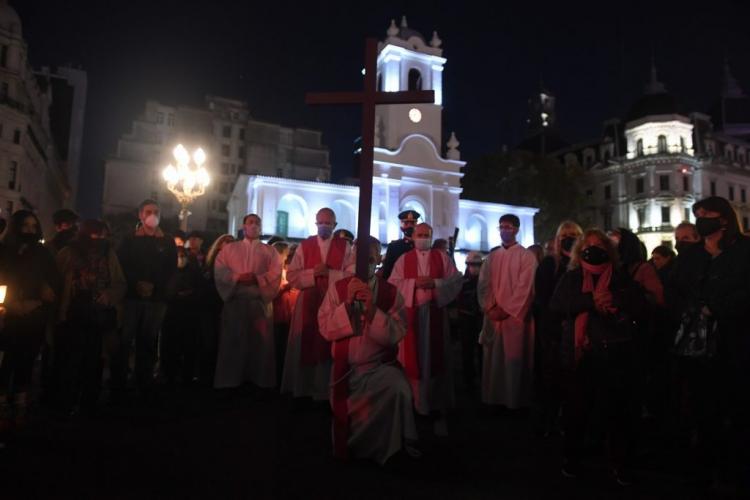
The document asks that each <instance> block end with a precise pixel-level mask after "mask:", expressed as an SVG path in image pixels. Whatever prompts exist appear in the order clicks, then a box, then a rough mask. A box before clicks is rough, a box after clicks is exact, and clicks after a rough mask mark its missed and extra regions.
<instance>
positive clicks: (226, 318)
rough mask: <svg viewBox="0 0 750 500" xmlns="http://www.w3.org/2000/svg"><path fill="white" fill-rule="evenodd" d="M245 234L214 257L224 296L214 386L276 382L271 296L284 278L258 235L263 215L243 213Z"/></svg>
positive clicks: (275, 254) (275, 255)
mask: <svg viewBox="0 0 750 500" xmlns="http://www.w3.org/2000/svg"><path fill="white" fill-rule="evenodd" d="M243 229H244V232H245V238H244V239H243V240H242V241H236V242H234V243H230V244H228V245H226V246H225V247H224V248H223V249H222V250H221V252H220V253H219V255H218V257H217V258H216V263H215V268H214V276H215V280H216V289H217V290H218V292H219V295H220V296H221V298H222V300H223V301H224V309H223V310H222V313H221V333H220V335H219V352H218V357H217V360H216V375H215V377H214V387H216V388H217V389H218V388H224V387H237V386H240V385H242V384H243V383H245V382H252V383H253V384H255V385H257V386H258V387H262V388H272V387H276V361H275V359H276V357H275V352H274V335H273V305H272V304H273V298H274V297H275V296H276V293H277V292H278V291H279V284H280V283H281V259H280V258H279V254H278V252H276V250H274V249H273V248H272V247H270V246H268V245H266V244H264V243H262V242H261V241H260V234H261V219H260V217H258V216H257V215H255V214H250V215H247V216H245V219H244V221H243Z"/></svg>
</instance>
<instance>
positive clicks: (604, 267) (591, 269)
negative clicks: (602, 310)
mask: <svg viewBox="0 0 750 500" xmlns="http://www.w3.org/2000/svg"><path fill="white" fill-rule="evenodd" d="M581 270H582V271H583V284H582V286H581V291H582V292H583V293H593V292H604V291H606V290H609V282H610V280H611V279H612V263H610V262H607V263H605V264H599V265H598V266H595V265H592V264H587V263H586V262H583V261H581ZM594 275H597V276H599V280H598V281H597V282H596V286H594ZM588 322H589V313H588V311H584V312H582V313H579V314H578V316H576V321H575V339H574V342H575V361H576V363H578V362H579V361H580V360H581V357H582V356H583V351H584V350H586V349H588V347H589V337H588V335H587V334H586V327H587V326H588Z"/></svg>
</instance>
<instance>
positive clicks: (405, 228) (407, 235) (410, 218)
mask: <svg viewBox="0 0 750 500" xmlns="http://www.w3.org/2000/svg"><path fill="white" fill-rule="evenodd" d="M421 217H422V216H421V215H420V214H419V212H417V211H416V210H404V211H403V212H401V213H400V214H398V219H399V221H400V222H401V232H402V233H404V237H403V238H402V239H400V240H393V241H391V242H390V243H388V248H387V249H386V251H385V259H384V260H383V277H384V278H385V279H388V278H390V276H391V272H392V271H393V266H394V265H395V264H396V261H397V260H398V258H399V257H401V256H402V255H403V254H405V253H406V252H408V251H409V250H412V249H413V248H414V243H413V242H412V235H413V234H414V227H415V226H416V225H417V223H418V222H419V219H420V218H421Z"/></svg>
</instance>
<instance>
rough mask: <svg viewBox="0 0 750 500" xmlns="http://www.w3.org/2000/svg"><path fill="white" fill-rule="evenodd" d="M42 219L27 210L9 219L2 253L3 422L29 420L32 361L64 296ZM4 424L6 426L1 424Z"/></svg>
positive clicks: (0, 405) (0, 391) (0, 372)
mask: <svg viewBox="0 0 750 500" xmlns="http://www.w3.org/2000/svg"><path fill="white" fill-rule="evenodd" d="M41 239H42V231H41V225H40V223H39V219H38V218H37V217H36V215H34V214H33V213H32V212H30V211H28V210H18V211H16V212H15V213H14V214H13V216H12V217H11V219H10V224H9V227H8V232H7V234H6V235H5V238H4V240H3V248H2V255H0V284H3V285H6V286H7V287H8V288H7V295H6V298H5V307H6V315H5V318H4V325H3V329H2V331H0V350H2V351H4V355H3V358H2V361H0V421H3V422H4V423H5V424H6V425H7V424H8V423H9V422H12V421H14V420H15V423H16V425H21V424H23V423H25V420H26V414H27V409H28V404H29V399H30V398H29V391H30V389H31V378H32V371H33V367H34V360H35V359H36V357H37V356H38V355H39V351H40V349H41V346H42V343H43V341H44V334H45V330H46V328H47V324H48V322H49V321H50V319H51V318H52V315H53V313H54V308H55V303H56V301H57V300H58V297H59V296H60V291H61V287H62V280H61V278H60V273H59V272H58V271H57V266H56V265H55V261H54V259H53V258H52V254H50V252H49V250H48V249H47V248H45V247H44V246H43V245H42V243H41ZM0 426H2V424H1V423H0Z"/></svg>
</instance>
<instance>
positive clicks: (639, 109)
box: [625, 92, 680, 122]
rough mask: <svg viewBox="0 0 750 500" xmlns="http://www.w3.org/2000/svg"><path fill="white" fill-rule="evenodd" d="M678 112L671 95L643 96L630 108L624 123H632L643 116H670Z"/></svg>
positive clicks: (663, 93)
mask: <svg viewBox="0 0 750 500" xmlns="http://www.w3.org/2000/svg"><path fill="white" fill-rule="evenodd" d="M679 112H680V109H679V106H678V105H677V100H676V99H675V98H674V96H673V95H672V94H669V93H667V92H660V93H658V94H645V95H644V96H642V97H641V98H640V99H638V100H637V101H636V102H635V103H634V104H633V105H632V106H631V107H630V111H628V114H627V116H626V118H625V121H626V122H632V121H635V120H639V119H641V118H643V117H645V116H651V115H672V114H676V113H679Z"/></svg>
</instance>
